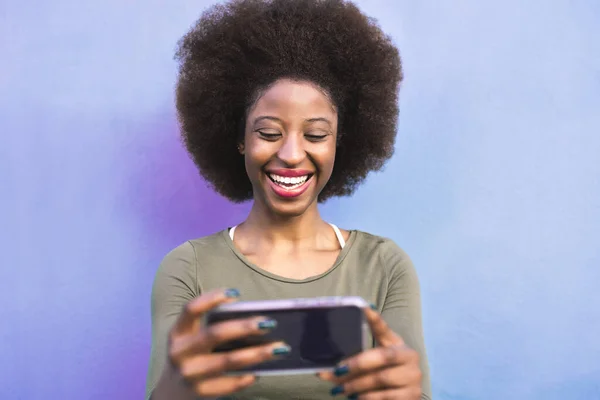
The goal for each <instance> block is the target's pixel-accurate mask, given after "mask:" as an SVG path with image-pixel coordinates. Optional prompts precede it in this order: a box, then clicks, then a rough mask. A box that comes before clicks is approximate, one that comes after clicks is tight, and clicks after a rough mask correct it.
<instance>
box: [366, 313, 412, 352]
mask: <svg viewBox="0 0 600 400" xmlns="http://www.w3.org/2000/svg"><path fill="white" fill-rule="evenodd" d="M364 311H365V316H366V318H367V322H368V323H369V326H370V327H371V332H373V337H374V338H375V340H376V341H377V343H378V344H379V345H380V346H392V345H397V344H404V341H403V340H402V338H401V337H400V336H398V335H397V334H396V333H395V332H394V331H393V330H392V329H391V328H390V327H389V326H388V324H387V323H386V322H385V321H384V320H383V317H382V316H381V314H379V313H378V312H377V311H375V310H373V309H371V308H370V307H367V308H365V309H364Z"/></svg>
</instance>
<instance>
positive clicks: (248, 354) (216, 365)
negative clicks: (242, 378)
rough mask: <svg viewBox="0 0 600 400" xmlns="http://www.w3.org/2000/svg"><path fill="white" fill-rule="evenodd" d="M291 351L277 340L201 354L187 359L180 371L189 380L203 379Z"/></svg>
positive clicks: (237, 369)
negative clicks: (228, 350)
mask: <svg viewBox="0 0 600 400" xmlns="http://www.w3.org/2000/svg"><path fill="white" fill-rule="evenodd" d="M289 352H290V347H289V346H287V345H286V344H285V343H282V342H277V343H272V344H267V345H263V346H254V347H249V348H246V349H241V350H235V351H231V352H228V353H211V354H206V355H200V356H195V357H193V358H188V359H187V360H185V361H184V362H183V363H182V364H181V366H180V373H181V375H182V376H183V377H185V378H186V380H188V381H189V382H191V381H197V380H203V379H206V378H211V377H215V376H218V375H222V374H224V373H226V372H230V371H239V370H241V369H243V368H247V367H250V366H252V365H256V364H260V363H263V362H265V361H269V360H273V359H276V358H279V357H282V356H284V355H286V354H289Z"/></svg>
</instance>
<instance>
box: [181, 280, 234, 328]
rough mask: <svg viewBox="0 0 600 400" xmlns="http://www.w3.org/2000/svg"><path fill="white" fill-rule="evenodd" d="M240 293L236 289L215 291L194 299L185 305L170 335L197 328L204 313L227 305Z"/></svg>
mask: <svg viewBox="0 0 600 400" xmlns="http://www.w3.org/2000/svg"><path fill="white" fill-rule="evenodd" d="M239 295H240V292H239V291H237V289H217V290H213V291H210V292H208V293H206V294H203V295H201V296H198V297H196V298H195V299H193V300H191V301H190V302H189V303H187V304H186V306H185V307H184V309H183V311H182V313H181V315H180V316H179V319H178V321H177V323H176V324H175V328H174V329H173V332H172V335H177V334H180V333H184V332H188V331H190V330H192V329H193V328H194V327H196V326H199V324H200V318H199V317H200V316H201V315H202V314H204V313H205V312H207V311H209V310H211V309H213V308H215V307H217V306H218V305H220V304H223V303H229V302H231V301H234V300H235V299H236V298H238V297H239Z"/></svg>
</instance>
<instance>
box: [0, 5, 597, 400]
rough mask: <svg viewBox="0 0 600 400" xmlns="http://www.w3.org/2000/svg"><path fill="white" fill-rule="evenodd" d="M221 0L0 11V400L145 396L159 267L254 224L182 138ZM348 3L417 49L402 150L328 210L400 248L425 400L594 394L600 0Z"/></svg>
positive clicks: (404, 47) (407, 48) (409, 66)
mask: <svg viewBox="0 0 600 400" xmlns="http://www.w3.org/2000/svg"><path fill="white" fill-rule="evenodd" d="M208 4H209V2H206V1H189V0H178V1H171V2H168V5H167V2H160V1H130V2H122V1H117V0H106V1H95V2H81V1H73V0H72V1H68V0H55V1H53V2H46V3H44V2H36V4H35V5H32V3H30V2H19V1H11V0H8V1H7V0H5V1H3V2H2V3H1V4H0V134H1V138H2V143H1V145H0V193H1V194H2V195H1V196H0V250H1V253H0V254H2V262H1V269H0V285H1V290H0V303H1V304H2V307H0V321H1V322H0V398H1V399H27V400H29V399H90V400H104V399H134V398H141V397H142V395H143V386H144V381H145V373H146V363H147V360H148V352H149V341H150V337H149V333H150V330H149V323H150V318H149V294H150V286H151V283H152V279H153V275H154V271H155V269H156V268H157V265H158V263H159V261H160V259H161V258H162V256H163V255H164V254H165V253H166V252H167V251H168V250H170V249H171V248H172V247H174V246H176V245H177V244H179V243H181V242H182V241H184V240H186V239H189V238H192V237H197V236H201V235H205V234H208V233H211V232H213V231H215V230H218V229H221V228H223V227H225V226H227V225H232V224H234V223H236V222H239V221H240V220H241V219H242V218H243V217H244V215H245V213H246V211H247V208H248V206H247V205H241V206H232V205H230V204H228V203H227V202H225V201H224V200H222V199H221V198H219V197H218V196H216V195H214V194H212V193H211V192H210V191H209V190H208V189H206V188H205V186H204V184H203V183H202V182H201V181H200V180H199V179H198V178H197V173H196V171H195V170H194V168H193V166H192V165H191V163H190V161H189V160H188V158H187V156H186V154H185V152H184V151H183V150H182V149H181V146H180V144H179V142H178V138H177V124H176V121H175V118H174V108H173V86H174V80H175V72H176V70H175V63H174V61H173V58H172V57H173V51H174V48H175V43H176V41H177V39H178V38H179V37H180V36H181V35H182V34H183V33H184V32H185V31H186V30H187V28H188V27H189V26H190V25H191V24H192V23H193V22H194V21H195V19H196V18H197V17H198V15H199V13H200V12H201V10H202V9H204V8H205V7H206V6H207V5H208ZM359 4H360V5H361V7H362V8H363V9H364V10H365V11H366V12H367V13H369V14H370V15H372V16H374V17H376V18H378V19H379V20H380V23H381V25H382V26H383V28H384V29H385V30H386V31H388V32H389V33H390V34H391V35H392V36H393V37H394V39H395V41H396V42H397V43H398V45H399V47H400V49H401V52H402V55H403V58H404V63H405V68H406V81H405V84H404V86H403V89H402V93H401V118H400V126H399V137H398V144H397V151H396V155H395V157H394V158H393V160H392V161H391V162H390V163H389V164H388V166H387V168H386V170H385V171H384V172H383V173H380V174H374V175H372V176H371V177H370V180H369V182H368V183H367V184H365V185H364V186H363V187H362V188H361V189H360V190H359V192H357V194H356V195H355V196H354V197H352V198H348V199H339V200H334V201H331V202H329V203H328V204H326V206H325V207H324V214H325V216H326V217H327V218H328V219H329V220H331V221H332V222H335V223H337V224H339V225H340V226H343V227H345V228H358V229H363V230H367V231H372V232H373V233H377V234H381V235H386V236H389V237H392V238H393V239H395V240H396V241H397V242H398V243H399V244H400V245H401V246H402V247H404V248H405V249H406V250H407V251H408V252H409V254H411V256H412V258H413V260H414V262H415V264H416V266H417V268H418V271H419V274H420V277H421V284H422V289H423V302H424V322H425V329H426V336H427V345H428V350H429V356H430V362H431V366H432V372H433V387H434V395H435V398H436V399H440V400H441V399H447V400H451V399H452V400H459V399H460V400H471V399H484V400H506V399H511V400H514V399H543V400H554V399H556V400H559V399H560V400H563V399H570V400H579V399H581V400H589V399H597V398H600V340H598V338H599V337H600V313H599V312H598V308H599V307H600V290H598V284H599V283H600V268H598V267H599V266H600V265H599V264H600V255H599V248H600V246H599V245H600V239H599V238H600V161H599V160H598V158H599V154H600V112H599V111H600V41H599V40H598V38H599V37H600V3H598V2H597V1H595V0H588V1H584V0H581V1H575V2H573V1H567V0H556V1H529V2H524V1H518V0H505V1H481V0H463V1H433V0H428V1H408V0H406V1H398V2H396V1H392V0H389V1H367V0H364V1H360V2H359Z"/></svg>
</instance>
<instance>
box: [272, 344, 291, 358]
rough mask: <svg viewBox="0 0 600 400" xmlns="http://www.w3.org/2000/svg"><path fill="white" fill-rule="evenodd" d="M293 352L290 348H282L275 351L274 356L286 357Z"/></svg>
mask: <svg viewBox="0 0 600 400" xmlns="http://www.w3.org/2000/svg"><path fill="white" fill-rule="evenodd" d="M291 352H292V348H291V347H290V346H281V347H276V348H274V349H273V355H274V356H285V355H287V354H290V353H291Z"/></svg>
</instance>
